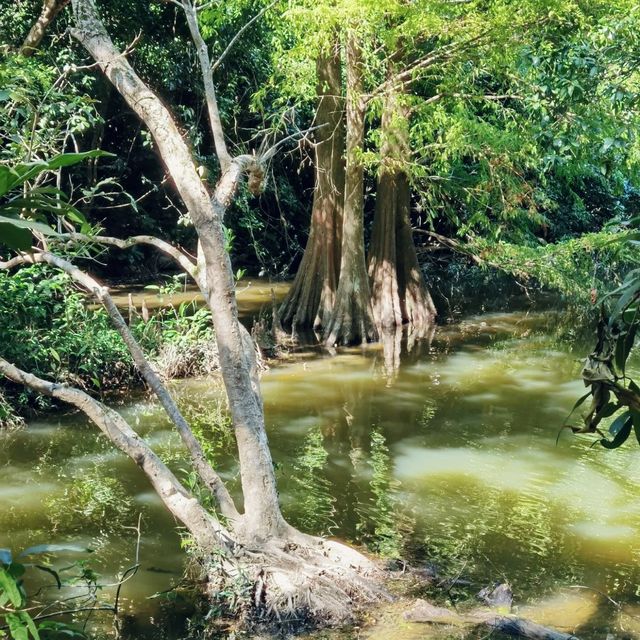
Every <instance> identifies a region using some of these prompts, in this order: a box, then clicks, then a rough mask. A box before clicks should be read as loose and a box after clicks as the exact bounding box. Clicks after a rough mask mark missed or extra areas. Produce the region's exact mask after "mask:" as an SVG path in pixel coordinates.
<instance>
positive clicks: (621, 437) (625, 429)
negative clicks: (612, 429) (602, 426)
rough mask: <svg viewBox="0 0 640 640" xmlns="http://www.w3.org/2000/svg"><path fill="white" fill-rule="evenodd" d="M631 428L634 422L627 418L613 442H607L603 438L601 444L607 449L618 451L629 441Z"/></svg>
mask: <svg viewBox="0 0 640 640" xmlns="http://www.w3.org/2000/svg"><path fill="white" fill-rule="evenodd" d="M631 426H632V420H631V418H627V420H626V421H625V423H624V424H623V425H622V427H621V428H620V430H619V431H618V433H616V436H615V438H614V439H613V440H607V439H606V438H602V440H600V444H601V445H602V446H603V447H604V448H605V449H617V448H618V447H619V446H621V445H623V444H624V443H625V442H626V441H627V438H628V437H629V434H630V433H631Z"/></svg>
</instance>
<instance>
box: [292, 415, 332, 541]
mask: <svg viewBox="0 0 640 640" xmlns="http://www.w3.org/2000/svg"><path fill="white" fill-rule="evenodd" d="M328 459H329V453H328V452H327V450H326V449H325V447H324V437H323V435H322V431H321V429H320V426H316V427H314V428H313V429H312V430H311V431H310V432H309V433H308V434H307V437H306V438H305V444H304V448H303V449H302V451H301V453H300V455H299V456H298V458H297V460H296V461H295V462H294V465H293V467H294V476H293V479H294V481H295V482H296V483H297V485H298V486H299V488H300V494H299V497H298V505H299V510H300V512H299V515H298V518H297V520H298V522H299V524H300V526H302V527H303V528H305V529H307V530H308V531H313V532H314V533H323V534H327V533H329V531H330V530H331V528H332V527H333V525H334V522H333V514H334V511H335V509H334V502H335V497H334V496H333V495H332V493H331V489H332V485H331V482H330V481H329V480H328V479H327V477H326V475H325V471H326V466H327V461H328Z"/></svg>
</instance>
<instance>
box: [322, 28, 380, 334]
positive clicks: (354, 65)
mask: <svg viewBox="0 0 640 640" xmlns="http://www.w3.org/2000/svg"><path fill="white" fill-rule="evenodd" d="M346 48H347V168H346V181H345V197H344V214H343V223H342V256H341V261H340V278H339V281H338V290H337V291H336V301H335V305H334V308H333V311H332V313H331V318H330V320H329V322H328V324H327V326H326V327H325V333H324V335H325V343H326V344H327V345H330V346H333V345H335V344H344V345H347V344H361V343H364V342H370V341H373V340H375V339H376V337H377V332H376V329H375V325H374V321H373V312H372V309H371V293H370V289H369V280H368V278H367V267H366V263H365V257H364V228H363V217H364V166H363V164H362V152H363V144H364V116H365V109H366V99H365V96H364V95H363V93H364V82H363V70H362V51H361V49H360V44H359V42H358V38H357V36H356V34H355V33H354V32H349V33H348V34H347V47H346Z"/></svg>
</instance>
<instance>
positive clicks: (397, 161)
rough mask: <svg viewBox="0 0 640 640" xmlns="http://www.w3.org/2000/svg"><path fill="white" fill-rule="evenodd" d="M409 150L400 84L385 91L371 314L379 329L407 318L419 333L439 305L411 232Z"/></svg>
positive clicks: (373, 239) (371, 254)
mask: <svg viewBox="0 0 640 640" xmlns="http://www.w3.org/2000/svg"><path fill="white" fill-rule="evenodd" d="M410 155H411V150H410V148H409V134H408V117H407V113H406V108H405V107H403V105H402V104H401V99H400V96H399V95H398V91H397V89H396V88H394V87H391V88H390V89H389V90H387V92H386V93H385V94H384V96H383V112H382V146H381V148H380V156H381V158H380V169H379V173H378V185H377V194H376V207H375V214H374V221H373V231H372V235H371V246H370V248H369V277H370V278H371V293H372V305H373V314H374V318H375V321H376V324H377V326H378V327H379V328H381V329H390V328H392V327H394V326H399V325H401V324H405V323H408V324H409V325H410V326H411V328H412V330H414V331H415V332H417V333H418V334H420V335H422V334H426V333H427V332H428V329H429V327H430V326H431V325H432V324H433V319H434V317H435V313H436V312H435V307H434V305H433V301H432V299H431V295H430V293H429V291H428V289H427V285H426V283H425V281H424V276H423V275H422V270H421V269H420V265H419V264H418V258H417V256H416V250H415V246H414V243H413V237H412V234H411V221H410V209H411V190H410V185H409V179H408V177H407V174H406V171H405V169H404V165H405V163H406V162H407V159H408V158H409V157H410Z"/></svg>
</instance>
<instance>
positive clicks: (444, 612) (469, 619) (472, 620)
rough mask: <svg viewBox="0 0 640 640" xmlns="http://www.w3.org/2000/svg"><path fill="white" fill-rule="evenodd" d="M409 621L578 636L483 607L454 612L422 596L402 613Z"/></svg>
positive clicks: (560, 638) (551, 637) (554, 637)
mask: <svg viewBox="0 0 640 640" xmlns="http://www.w3.org/2000/svg"><path fill="white" fill-rule="evenodd" d="M405 619H406V620H408V621H409V622H430V623H436V624H452V625H456V626H479V625H483V626H486V627H489V628H490V629H491V630H493V631H499V632H501V633H504V634H507V635H510V636H514V637H516V638H530V639H531V640H578V639H577V638H576V636H573V635H570V634H567V633H562V632H560V631H556V630H555V629H549V628H547V627H543V626H542V625H539V624H537V623H535V622H531V620H525V619H524V618H518V617H517V616H513V615H502V614H500V613H496V612H495V611H490V610H487V609H474V610H472V611H469V612H467V613H458V612H456V611H452V610H451V609H445V608H443V607H436V606H434V605H432V604H429V603H428V602H426V601H425V600H417V601H416V603H415V605H414V606H413V608H412V609H410V610H409V611H407V612H406V613H405Z"/></svg>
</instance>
